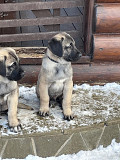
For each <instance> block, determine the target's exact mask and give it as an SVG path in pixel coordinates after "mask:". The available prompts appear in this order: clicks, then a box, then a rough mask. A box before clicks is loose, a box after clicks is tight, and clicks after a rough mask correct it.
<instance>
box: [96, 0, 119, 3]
mask: <svg viewBox="0 0 120 160" xmlns="http://www.w3.org/2000/svg"><path fill="white" fill-rule="evenodd" d="M96 2H97V3H118V2H120V0H96Z"/></svg>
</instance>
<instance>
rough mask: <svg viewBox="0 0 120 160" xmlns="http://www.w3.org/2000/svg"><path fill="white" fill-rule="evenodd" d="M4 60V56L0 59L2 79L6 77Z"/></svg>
mask: <svg viewBox="0 0 120 160" xmlns="http://www.w3.org/2000/svg"><path fill="white" fill-rule="evenodd" d="M6 59H7V57H6V56H2V57H0V75H1V76H3V77H5V76H6V65H5V61H6Z"/></svg>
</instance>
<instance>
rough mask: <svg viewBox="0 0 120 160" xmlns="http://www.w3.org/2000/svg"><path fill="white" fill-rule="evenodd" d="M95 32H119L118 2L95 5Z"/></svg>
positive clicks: (119, 8) (119, 4)
mask: <svg viewBox="0 0 120 160" xmlns="http://www.w3.org/2000/svg"><path fill="white" fill-rule="evenodd" d="M96 33H120V3H110V4H107V3H103V4H100V5H98V6H97V7H96Z"/></svg>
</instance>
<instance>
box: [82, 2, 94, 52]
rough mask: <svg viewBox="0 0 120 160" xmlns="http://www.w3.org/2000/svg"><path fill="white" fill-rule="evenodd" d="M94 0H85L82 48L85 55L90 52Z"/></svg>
mask: <svg viewBox="0 0 120 160" xmlns="http://www.w3.org/2000/svg"><path fill="white" fill-rule="evenodd" d="M94 3H95V2H94V0H85V15H84V49H85V53H86V55H89V54H91V53H90V52H91V42H92V33H93V26H92V25H93V11H94Z"/></svg>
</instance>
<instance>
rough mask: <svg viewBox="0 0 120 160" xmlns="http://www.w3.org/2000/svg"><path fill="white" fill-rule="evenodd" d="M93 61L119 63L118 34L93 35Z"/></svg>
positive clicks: (119, 38) (119, 43) (119, 39)
mask: <svg viewBox="0 0 120 160" xmlns="http://www.w3.org/2000/svg"><path fill="white" fill-rule="evenodd" d="M93 60H94V61H95V62H96V61H100V62H102V61H111V62H114V61H120V34H103V35H98V34H95V35H94V58H93Z"/></svg>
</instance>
